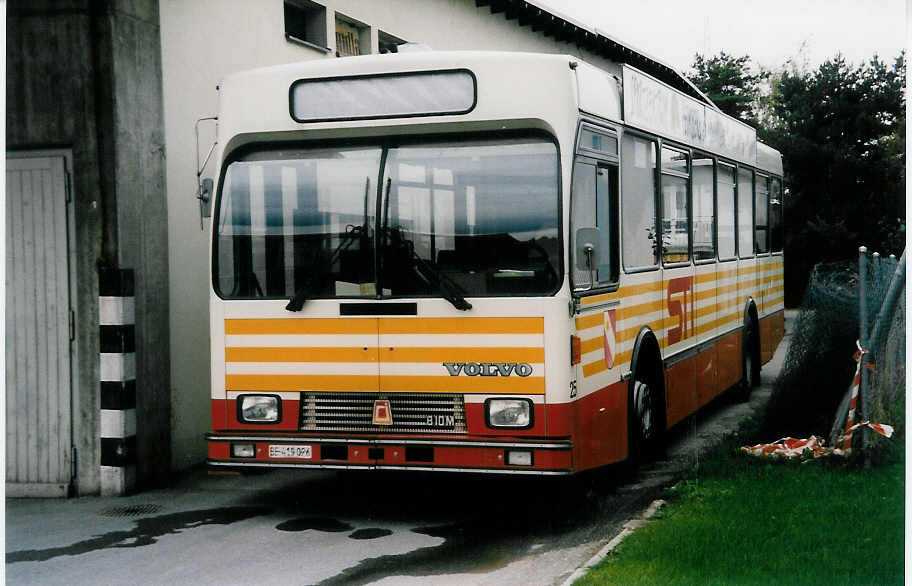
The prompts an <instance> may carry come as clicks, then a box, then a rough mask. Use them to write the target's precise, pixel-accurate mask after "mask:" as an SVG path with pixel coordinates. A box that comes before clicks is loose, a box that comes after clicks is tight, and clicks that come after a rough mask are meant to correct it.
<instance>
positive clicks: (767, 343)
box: [760, 311, 785, 364]
mask: <svg viewBox="0 0 912 586" xmlns="http://www.w3.org/2000/svg"><path fill="white" fill-rule="evenodd" d="M784 335H785V311H777V312H776V313H774V314H773V315H770V316H767V317H764V318H761V319H760V345H761V346H760V361H761V362H762V363H763V364H766V363H767V362H769V361H770V360H771V359H772V358H773V354H775V352H776V347H777V346H779V342H781V341H782V337H783V336H784Z"/></svg>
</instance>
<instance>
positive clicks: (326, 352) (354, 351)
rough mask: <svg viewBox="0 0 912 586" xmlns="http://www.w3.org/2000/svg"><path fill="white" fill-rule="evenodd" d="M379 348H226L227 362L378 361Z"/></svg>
mask: <svg viewBox="0 0 912 586" xmlns="http://www.w3.org/2000/svg"><path fill="white" fill-rule="evenodd" d="M377 356H378V353H377V348H362V347H357V348H303V347H302V348H294V347H281V348H241V347H228V348H225V361H226V362H377Z"/></svg>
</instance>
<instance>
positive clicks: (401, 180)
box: [207, 52, 783, 475]
mask: <svg viewBox="0 0 912 586" xmlns="http://www.w3.org/2000/svg"><path fill="white" fill-rule="evenodd" d="M542 88H547V91H543V89H542ZM219 91H220V93H221V95H220V110H219V112H218V123H217V125H218V130H217V145H216V147H215V149H214V153H213V155H214V159H213V160H214V161H216V162H217V165H216V167H217V173H216V175H215V177H214V183H215V189H214V193H215V196H214V208H213V213H212V223H211V226H212V240H211V246H212V256H211V258H212V273H211V291H210V323H211V344H212V347H211V356H212V365H211V373H212V380H211V409H212V430H211V432H210V433H209V434H208V435H207V442H208V462H209V464H210V465H211V466H226V467H233V468H241V467H251V466H253V467H257V466H259V467H298V468H348V469H400V470H405V469H409V470H436V471H462V472H489V473H509V474H543V475H544V474H564V475H565V474H573V473H576V472H580V471H583V470H587V469H591V468H595V467H598V466H604V465H606V464H610V463H613V462H619V461H622V460H626V459H643V458H648V457H649V456H650V455H651V454H654V453H655V452H656V449H657V448H659V447H660V446H661V442H662V440H663V436H664V433H665V431H666V430H667V429H668V428H669V427H671V426H673V425H675V424H676V423H677V422H679V421H681V420H682V419H683V418H685V417H686V416H688V415H689V414H691V413H693V412H694V411H696V410H697V409H699V408H700V407H701V406H703V405H705V404H706V403H707V402H709V401H710V400H711V399H713V397H715V396H716V395H718V394H719V393H721V392H723V391H725V390H728V389H731V390H732V392H735V393H738V395H739V396H741V397H742V398H744V397H746V396H747V394H748V393H749V391H750V388H751V387H752V386H753V385H755V384H756V382H757V380H758V375H759V372H760V366H761V364H763V363H764V362H765V361H767V360H768V359H769V358H770V357H771V356H772V353H773V350H774V349H775V347H776V345H777V344H778V342H779V340H780V339H781V337H782V335H783V288H782V282H783V279H782V268H783V258H782V234H781V229H782V228H781V193H782V179H781V176H782V161H781V157H780V155H779V154H778V153H777V152H776V151H774V150H773V149H771V148H769V147H767V146H765V145H763V144H761V143H759V142H757V139H756V133H755V131H754V130H753V129H752V128H750V127H749V126H746V125H744V124H742V123H741V122H738V121H736V120H734V119H732V118H729V117H728V116H726V115H724V114H722V113H721V112H719V111H718V110H717V109H716V108H715V107H714V106H713V105H712V104H711V103H709V102H707V101H705V100H704V101H700V100H699V99H697V98H695V97H692V96H690V95H687V94H685V93H683V92H681V91H678V90H676V89H674V88H672V87H671V86H669V85H666V84H665V83H663V82H661V81H659V80H657V79H655V78H653V77H651V76H649V75H647V74H645V73H643V72H641V71H639V70H637V69H634V68H632V67H630V66H627V65H617V66H616V67H615V70H613V71H609V72H606V71H603V70H601V69H598V68H596V67H594V66H592V65H589V64H587V63H585V62H583V61H580V60H579V59H577V58H574V57H570V56H566V55H538V54H523V53H484V52H452V53H449V52H418V53H416V52H410V53H403V54H398V55H377V56H365V57H354V58H346V59H334V60H325V61H318V62H307V63H299V64H291V65H285V66H279V67H270V68H266V69H259V70H252V71H247V72H243V73H238V74H235V75H231V76H229V77H227V78H226V79H224V80H223V82H222V83H221V84H220V90H219ZM622 104H623V106H622Z"/></svg>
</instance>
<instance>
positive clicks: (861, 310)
mask: <svg viewBox="0 0 912 586" xmlns="http://www.w3.org/2000/svg"><path fill="white" fill-rule="evenodd" d="M858 318H859V322H860V323H859V326H860V327H859V332H858V341H859V342H860V343H861V348H862V350H863V351H862V354H861V356H860V357H859V359H858V360H859V361H860V363H861V386H860V388H859V389H858V400H859V401H861V420H862V421H868V417H869V415H870V413H869V411H870V409H869V407H868V392H867V391H868V383H869V379H870V377H869V376H868V369H867V367H866V363H867V354H865V352H864V351H866V350H867V349H868V333H869V329H868V249H867V247H865V246H861V247H859V248H858ZM869 439H870V438H869V435H868V428H867V427H863V428H862V430H861V449H862V450H863V451H866V450H867V447H868V441H869ZM865 463H866V464H867V456H865Z"/></svg>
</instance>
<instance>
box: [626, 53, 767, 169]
mask: <svg viewBox="0 0 912 586" xmlns="http://www.w3.org/2000/svg"><path fill="white" fill-rule="evenodd" d="M623 75H624V78H623V79H624V121H625V122H626V123H627V124H629V125H631V126H636V127H638V128H642V129H643V130H649V131H652V132H655V133H656V134H659V135H662V136H665V137H668V138H671V139H674V140H679V141H681V142H684V143H687V144H691V145H693V146H695V147H699V148H702V149H706V150H707V151H710V152H713V153H717V154H720V155H723V156H726V157H731V158H732V159H735V160H737V161H740V162H744V163H750V164H751V165H753V164H756V161H757V131H756V130H755V129H753V128H751V127H750V126H748V125H747V124H744V123H743V122H740V121H739V120H735V119H734V118H732V117H730V116H726V115H725V114H723V113H721V112H719V111H717V110H715V109H713V108H711V107H710V106H708V105H707V104H704V103H702V102H699V101H697V100H695V99H694V98H691V97H690V96H687V95H685V94H683V93H681V92H679V91H677V90H675V89H673V88H671V87H669V86H667V85H665V84H664V83H662V82H660V81H658V80H656V79H655V78H653V77H650V76H649V75H646V74H645V73H642V72H640V71H637V70H636V69H634V68H633V67H630V66H627V65H625V66H624V67H623Z"/></svg>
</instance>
